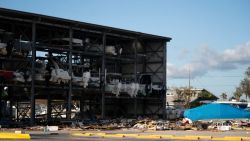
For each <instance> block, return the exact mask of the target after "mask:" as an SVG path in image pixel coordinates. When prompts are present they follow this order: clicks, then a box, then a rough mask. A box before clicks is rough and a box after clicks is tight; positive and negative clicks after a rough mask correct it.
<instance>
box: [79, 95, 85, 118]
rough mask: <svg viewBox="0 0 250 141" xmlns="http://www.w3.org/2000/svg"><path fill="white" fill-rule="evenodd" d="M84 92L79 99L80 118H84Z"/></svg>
mask: <svg viewBox="0 0 250 141" xmlns="http://www.w3.org/2000/svg"><path fill="white" fill-rule="evenodd" d="M83 96H84V92H82V95H81V97H80V117H81V118H83V117H84V105H85V103H84V97H83Z"/></svg>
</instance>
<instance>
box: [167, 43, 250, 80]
mask: <svg viewBox="0 0 250 141" xmlns="http://www.w3.org/2000/svg"><path fill="white" fill-rule="evenodd" d="M194 54H195V55H196V57H195V58H194V59H193V61H191V63H188V64H185V65H183V66H182V67H180V68H177V67H176V66H175V65H173V64H171V63H168V64H167V75H168V77H169V78H188V75H189V71H190V74H191V77H193V78H194V77H197V76H202V75H204V74H206V73H207V72H208V71H210V70H222V71H225V70H232V69H236V68H237V67H238V66H240V65H246V64H250V42H247V43H246V44H244V45H240V46H237V47H235V48H231V49H226V50H224V51H223V52H222V53H218V52H216V51H215V50H212V49H211V48H209V47H207V46H204V47H201V48H199V49H198V50H195V51H194Z"/></svg>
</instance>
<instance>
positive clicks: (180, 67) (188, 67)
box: [0, 0, 250, 95]
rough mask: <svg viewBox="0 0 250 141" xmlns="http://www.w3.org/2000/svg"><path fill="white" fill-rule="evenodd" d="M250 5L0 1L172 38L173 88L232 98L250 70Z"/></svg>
mask: <svg viewBox="0 0 250 141" xmlns="http://www.w3.org/2000/svg"><path fill="white" fill-rule="evenodd" d="M249 6H250V1H249V0H123V1H122V0H32V1H31V0H26V1H25V0H23V1H20V0H0V7H3V8H10V9H16V10H22V11H27V12H34V13H39V14H44V15H50V16H56V17H62V18H68V19H73V20H79V21H83V22H89V23H95V24H101V25H106V26H113V27H118V28H123V29H128V30H135V31H140V32H146V33H151V34H157V35H162V36H168V37H171V38H172V41H171V42H170V43H169V44H168V64H167V65H168V86H177V87H178V86H187V85H188V72H189V71H190V74H191V78H192V79H191V85H192V86H193V87H195V88H205V89H207V90H208V91H211V92H213V93H214V94H216V95H220V94H221V93H222V92H226V93H227V94H228V95H232V93H233V91H234V90H235V87H236V86H238V84H239V82H240V80H241V79H243V77H244V71H245V70H246V68H247V67H248V66H250V8H249Z"/></svg>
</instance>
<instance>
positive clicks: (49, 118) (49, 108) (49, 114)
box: [47, 94, 52, 124]
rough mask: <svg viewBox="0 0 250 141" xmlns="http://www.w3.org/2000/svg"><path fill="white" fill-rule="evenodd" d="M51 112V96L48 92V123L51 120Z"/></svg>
mask: <svg viewBox="0 0 250 141" xmlns="http://www.w3.org/2000/svg"><path fill="white" fill-rule="evenodd" d="M51 112H52V108H51V96H50V94H48V101H47V124H49V123H50V122H51Z"/></svg>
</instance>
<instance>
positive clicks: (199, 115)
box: [184, 103, 250, 121]
mask: <svg viewBox="0 0 250 141" xmlns="http://www.w3.org/2000/svg"><path fill="white" fill-rule="evenodd" d="M184 117H186V118H189V119H191V120H192V121H197V120H208V119H238V118H250V110H243V109H240V108H237V107H235V106H232V105H230V104H221V103H220V104H218V103H216V104H215V103H212V104H206V105H202V106H199V107H197V108H193V109H188V110H186V111H185V112H184Z"/></svg>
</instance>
